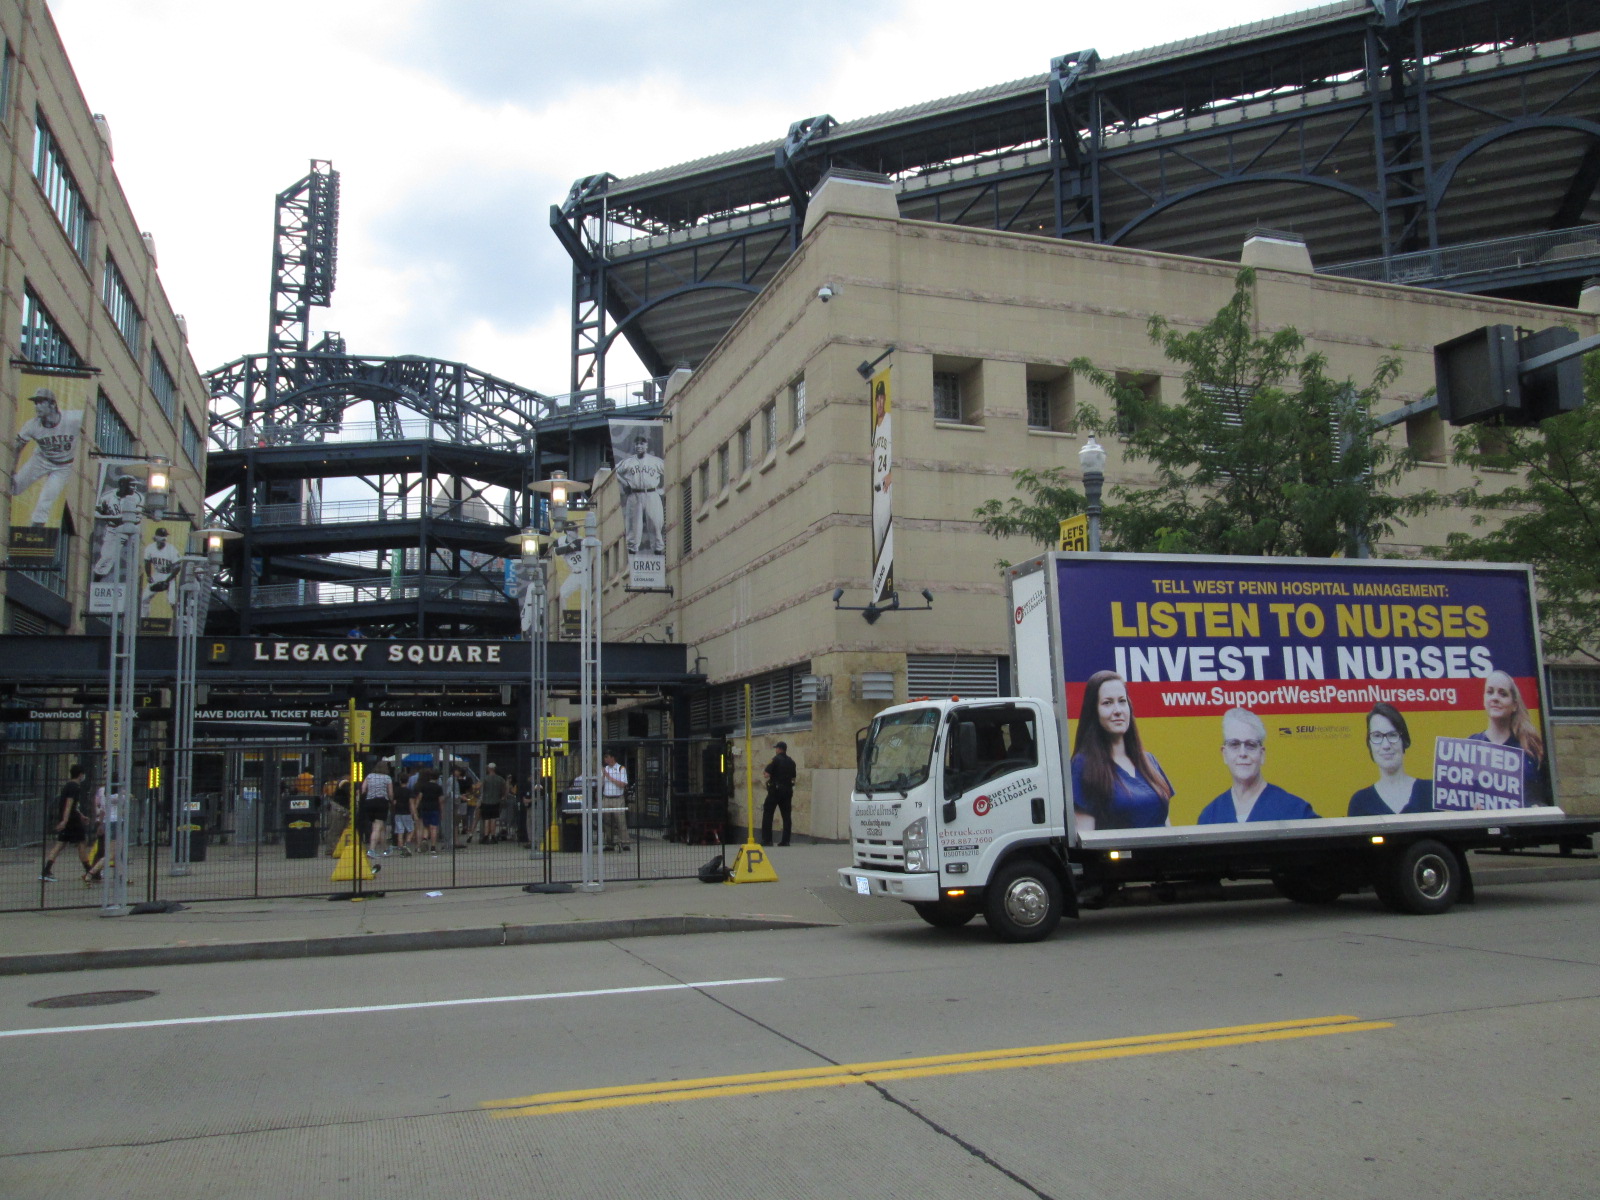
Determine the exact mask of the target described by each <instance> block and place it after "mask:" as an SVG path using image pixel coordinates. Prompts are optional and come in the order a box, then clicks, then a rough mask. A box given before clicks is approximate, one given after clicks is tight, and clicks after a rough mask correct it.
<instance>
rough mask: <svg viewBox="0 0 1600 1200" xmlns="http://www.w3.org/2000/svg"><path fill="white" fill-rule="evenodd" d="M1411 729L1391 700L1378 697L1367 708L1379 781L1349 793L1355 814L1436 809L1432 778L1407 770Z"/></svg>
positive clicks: (1369, 744) (1369, 747)
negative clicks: (1376, 700) (1352, 793)
mask: <svg viewBox="0 0 1600 1200" xmlns="http://www.w3.org/2000/svg"><path fill="white" fill-rule="evenodd" d="M1409 749H1411V731H1410V730H1409V729H1407V728H1406V719H1405V718H1404V717H1403V716H1401V715H1400V710H1399V709H1397V708H1396V707H1395V706H1394V705H1392V704H1386V703H1384V702H1383V701H1381V700H1380V701H1379V702H1378V703H1376V704H1374V705H1373V706H1372V708H1371V709H1369V710H1368V712H1367V753H1368V754H1370V755H1371V756H1372V761H1373V762H1375V763H1377V764H1378V781H1377V782H1376V783H1374V784H1372V785H1371V786H1370V787H1364V788H1362V789H1361V790H1360V791H1359V792H1357V793H1356V794H1355V795H1353V796H1351V797H1350V813H1349V815H1350V816H1352V817H1392V816H1394V815H1395V814H1396V813H1425V812H1432V811H1433V781H1432V780H1429V779H1418V778H1416V777H1415V776H1414V775H1407V774H1406V751H1407V750H1409Z"/></svg>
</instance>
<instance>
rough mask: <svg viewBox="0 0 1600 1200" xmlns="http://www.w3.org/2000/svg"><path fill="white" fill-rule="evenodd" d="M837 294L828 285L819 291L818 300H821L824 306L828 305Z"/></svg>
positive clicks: (824, 285)
mask: <svg viewBox="0 0 1600 1200" xmlns="http://www.w3.org/2000/svg"><path fill="white" fill-rule="evenodd" d="M836 294H837V293H835V292H834V290H833V288H832V287H830V286H829V285H828V284H826V283H825V284H823V285H822V286H821V287H819V288H818V289H817V299H818V300H821V301H822V302H823V303H824V304H826V303H827V302H828V301H829V300H832V299H833V298H834V296H835V295H836Z"/></svg>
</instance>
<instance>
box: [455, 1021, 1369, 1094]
mask: <svg viewBox="0 0 1600 1200" xmlns="http://www.w3.org/2000/svg"><path fill="white" fill-rule="evenodd" d="M1392 1025H1393V1023H1392V1022H1389V1021H1361V1020H1359V1019H1358V1018H1356V1017H1351V1016H1333V1017H1310V1018H1302V1019H1297V1020H1290V1021H1267V1022H1262V1023H1259V1024H1254V1025H1232V1026H1226V1027H1223V1028H1219V1029H1192V1030H1187V1031H1184V1032H1181V1033H1156V1034H1146V1035H1142V1036H1138V1037H1126V1038H1103V1039H1099V1040H1095V1041H1087V1042H1063V1043H1059V1044H1056V1045H1048V1046H1019V1047H1013V1048H1011V1049H1007V1050H979V1051H972V1052H970V1053H966V1054H938V1055H932V1056H929V1057H925V1058H901V1059H890V1060H887V1061H882V1062H862V1063H842V1064H840V1065H838V1066H826V1067H802V1068H798V1069H795V1070H787V1071H761V1072H757V1073H754V1074H748V1075H714V1076H709V1077H706V1078H703V1079H678V1080H667V1081H662V1082H656V1083H641V1084H624V1085H622V1086H618V1087H603V1088H585V1089H582V1090H578V1091H566V1092H542V1093H539V1094H538V1095H533V1096H519V1097H515V1098H513V1099H509V1100H488V1101H484V1103H483V1107H485V1108H489V1109H492V1110H494V1111H493V1112H492V1113H491V1115H492V1116H495V1117H525V1116H533V1115H535V1114H546V1113H563V1112H581V1111H586V1110H592V1109H602V1108H629V1107H634V1106H637V1105H641V1104H661V1103H666V1102H669V1101H678V1100H697V1099H707V1098H712V1097H728V1096H754V1095H760V1094H763V1093H767V1092H782V1091H799V1090H804V1089H810V1088H821V1087H844V1086H847V1085H850V1084H858V1083H883V1082H892V1081H895V1080H901V1079H925V1078H930V1077H933V1076H940V1075H964V1074H971V1073H973V1072H977V1071H1006V1070H1014V1069H1016V1068H1018V1067H1039V1066H1047V1065H1052V1064H1059V1063H1069V1062H1092V1061H1097V1060H1102V1059H1110V1058H1131V1057H1135V1056H1138V1055H1148V1054H1166V1053H1171V1052H1173V1051H1178V1050H1205V1049H1215V1048H1218V1047H1223V1046H1241V1045H1248V1044H1252V1043H1258V1042H1276V1041H1286V1040H1289V1039H1292V1038H1303V1037H1318V1036H1322V1035H1324V1034H1330V1033H1364V1032H1367V1031H1369V1030H1374V1029H1389V1028H1391V1027H1392Z"/></svg>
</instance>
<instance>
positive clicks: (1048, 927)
mask: <svg viewBox="0 0 1600 1200" xmlns="http://www.w3.org/2000/svg"><path fill="white" fill-rule="evenodd" d="M983 902H984V907H983V919H984V920H985V921H987V922H988V923H989V928H990V929H992V930H994V931H995V933H996V934H998V935H999V936H1000V937H1001V938H1003V939H1005V940H1006V941H1008V942H1038V941H1042V940H1043V939H1045V938H1047V937H1049V936H1050V935H1051V933H1053V932H1054V931H1055V927H1056V926H1057V925H1059V924H1060V923H1061V910H1062V907H1063V903H1064V902H1063V898H1062V892H1061V881H1060V880H1059V879H1057V878H1056V873H1055V872H1054V871H1052V870H1051V869H1050V868H1049V867H1048V866H1046V865H1045V864H1044V863H1042V862H1040V861H1039V860H1038V859H1036V858H1014V859H1012V860H1011V861H1010V862H1008V863H1006V865H1005V866H1003V867H1001V868H1000V870H999V871H997V872H996V873H995V876H994V878H993V879H991V880H990V881H989V886H988V888H986V889H985V891H984V898H983Z"/></svg>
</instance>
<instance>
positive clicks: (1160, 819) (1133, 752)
mask: <svg viewBox="0 0 1600 1200" xmlns="http://www.w3.org/2000/svg"><path fill="white" fill-rule="evenodd" d="M1171 799H1172V784H1171V783H1170V782H1168V780H1167V776H1166V773H1165V772H1163V771H1162V769H1161V764H1160V763H1158V762H1157V761H1156V757H1155V755H1153V754H1151V753H1149V752H1148V751H1146V750H1145V748H1144V743H1143V742H1141V741H1140V740H1139V727H1138V725H1137V724H1135V723H1134V720H1133V706H1132V705H1131V704H1129V703H1128V685H1127V684H1126V683H1124V682H1123V680H1122V676H1120V675H1118V674H1117V673H1116V672H1115V671H1097V672H1095V674H1093V675H1091V676H1089V682H1088V683H1086V684H1085V685H1084V688H1083V708H1082V709H1081V710H1079V713H1078V734H1077V737H1076V739H1075V740H1074V742H1073V746H1072V807H1073V809H1074V811H1075V812H1076V814H1077V819H1078V828H1079V829H1080V830H1084V831H1088V830H1091V829H1150V828H1154V827H1156V826H1161V825H1166V824H1167V823H1168V820H1167V809H1168V803H1169V801H1171Z"/></svg>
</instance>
